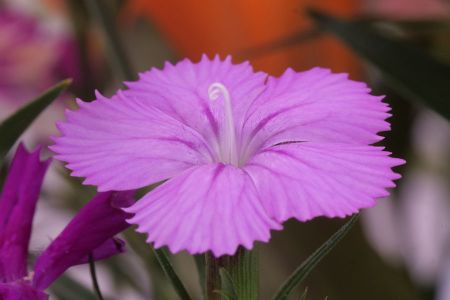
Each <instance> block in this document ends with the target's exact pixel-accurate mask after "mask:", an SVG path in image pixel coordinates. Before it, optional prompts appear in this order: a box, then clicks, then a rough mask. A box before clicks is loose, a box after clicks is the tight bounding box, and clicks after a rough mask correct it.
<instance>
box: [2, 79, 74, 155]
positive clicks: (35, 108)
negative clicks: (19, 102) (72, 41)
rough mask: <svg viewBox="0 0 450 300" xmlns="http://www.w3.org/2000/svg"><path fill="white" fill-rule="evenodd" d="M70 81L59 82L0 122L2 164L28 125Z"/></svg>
mask: <svg viewBox="0 0 450 300" xmlns="http://www.w3.org/2000/svg"><path fill="white" fill-rule="evenodd" d="M70 83H71V80H70V79H66V80H63V81H61V82H59V83H58V84H56V85H54V86H53V87H51V88H50V89H48V90H47V91H45V92H44V93H43V94H42V95H40V96H39V97H38V98H36V99H34V100H32V101H31V102H30V103H28V104H27V105H25V106H23V107H22V108H21V109H19V110H18V111H17V112H16V113H14V114H13V115H12V116H10V117H9V118H7V119H6V120H4V121H3V122H2V123H0V164H1V163H2V162H3V159H4V157H5V156H6V154H7V153H8V151H9V150H10V149H11V147H12V146H13V145H14V144H15V143H16V141H17V139H18V138H19V137H20V136H21V135H22V133H23V132H24V131H25V130H26V129H27V128H28V126H30V124H31V123H32V122H33V121H34V120H35V119H36V118H37V117H38V116H39V114H40V113H41V112H42V111H43V110H44V109H45V108H46V107H47V106H49V105H50V104H51V103H52V102H53V101H54V100H55V99H56V98H57V97H58V96H59V95H60V94H61V92H62V91H63V90H64V89H66V88H67V86H69V84H70Z"/></svg>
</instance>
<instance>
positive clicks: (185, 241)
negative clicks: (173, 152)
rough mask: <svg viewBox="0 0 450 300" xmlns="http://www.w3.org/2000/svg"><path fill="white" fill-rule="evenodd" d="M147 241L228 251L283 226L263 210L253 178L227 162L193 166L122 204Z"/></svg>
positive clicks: (178, 248) (195, 250) (266, 236)
mask: <svg viewBox="0 0 450 300" xmlns="http://www.w3.org/2000/svg"><path fill="white" fill-rule="evenodd" d="M126 211H128V212H131V213H135V216H134V217H133V218H131V219H130V220H129V222H130V223H131V224H137V225H138V229H137V231H139V232H144V233H147V234H148V239H147V242H149V243H150V242H154V245H155V247H156V248H159V247H162V246H166V245H167V246H168V247H169V249H170V250H171V252H173V253H175V252H178V251H181V250H187V251H188V252H189V253H191V254H194V253H203V252H206V251H212V252H213V254H214V255H215V256H221V255H224V254H228V255H232V254H234V253H235V251H236V249H237V247H238V246H239V245H243V246H244V247H246V248H247V249H251V248H252V247H253V243H254V242H255V241H268V240H269V238H270V229H280V228H281V225H280V224H278V223H277V222H274V221H273V220H272V219H270V218H269V217H268V216H267V214H266V212H265V210H264V209H263V207H262V205H261V203H260V200H259V199H258V195H257V193H256V189H255V186H254V184H253V182H252V180H251V178H250V177H249V176H248V175H247V174H246V173H245V172H244V171H242V170H241V169H238V168H235V167H233V166H231V165H224V164H211V165H205V166H200V167H193V168H191V169H189V170H186V171H184V172H183V173H182V174H180V175H178V176H176V177H174V178H172V179H170V180H169V181H167V182H166V183H164V184H163V185H161V186H160V187H158V188H156V189H155V190H154V191H152V192H150V193H148V194H147V195H146V196H144V197H143V199H141V200H140V201H138V202H137V203H136V204H135V205H133V206H131V207H129V208H128V209H126Z"/></svg>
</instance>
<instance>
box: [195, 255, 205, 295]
mask: <svg viewBox="0 0 450 300" xmlns="http://www.w3.org/2000/svg"><path fill="white" fill-rule="evenodd" d="M193 257H194V262H195V267H196V268H197V273H198V280H199V283H200V287H201V289H202V295H203V297H205V295H206V284H205V282H206V272H205V271H206V265H205V263H206V258H205V255H203V254H197V255H194V256H193Z"/></svg>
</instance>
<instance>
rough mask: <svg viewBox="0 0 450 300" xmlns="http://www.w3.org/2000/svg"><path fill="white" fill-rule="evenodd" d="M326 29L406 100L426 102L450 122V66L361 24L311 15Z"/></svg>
mask: <svg viewBox="0 0 450 300" xmlns="http://www.w3.org/2000/svg"><path fill="white" fill-rule="evenodd" d="M310 16H311V17H312V18H313V19H314V21H315V22H316V23H317V24H318V25H319V26H321V27H322V28H324V29H326V30H328V31H330V32H332V33H333V34H335V35H336V36H337V37H339V38H340V39H341V40H342V41H343V42H344V43H345V44H346V45H347V46H349V47H350V48H352V49H353V50H354V51H355V52H356V53H357V54H359V55H361V56H362V57H363V58H365V59H367V60H368V61H369V62H371V63H372V64H373V65H375V66H376V67H377V68H379V69H380V71H381V72H382V73H383V75H384V77H385V79H386V83H388V84H389V85H390V86H391V87H392V89H395V90H396V91H397V92H398V93H399V94H401V95H402V96H403V97H405V98H407V99H410V100H414V101H419V102H422V103H423V104H425V105H427V106H428V107H429V108H431V109H434V110H435V111H436V112H438V113H439V114H441V115H442V116H444V117H445V118H447V119H450V85H449V80H450V65H447V64H444V63H441V62H439V61H438V60H436V59H435V58H434V57H432V56H431V55H429V54H428V53H426V52H423V51H421V50H420V49H417V48H415V47H414V46H412V45H410V44H408V43H405V42H400V41H397V40H393V39H391V38H387V37H385V36H383V35H381V34H379V33H377V32H376V31H374V30H373V29H371V28H370V27H368V26H364V25H363V24H361V23H356V22H351V21H345V20H342V19H339V18H336V17H333V16H330V15H327V14H324V13H322V12H318V11H310Z"/></svg>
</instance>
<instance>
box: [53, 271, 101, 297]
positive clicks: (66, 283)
mask: <svg viewBox="0 0 450 300" xmlns="http://www.w3.org/2000/svg"><path fill="white" fill-rule="evenodd" d="M50 290H51V291H52V293H53V294H55V296H56V298H57V299H60V300H79V299H83V300H97V297H96V296H95V294H94V293H92V292H91V291H90V290H88V289H87V288H86V287H84V286H83V285H81V284H80V283H79V282H78V281H76V280H74V279H73V278H71V277H69V276H68V275H63V276H61V277H60V278H59V279H58V280H57V281H56V282H55V283H54V284H52V286H51V287H50Z"/></svg>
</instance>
